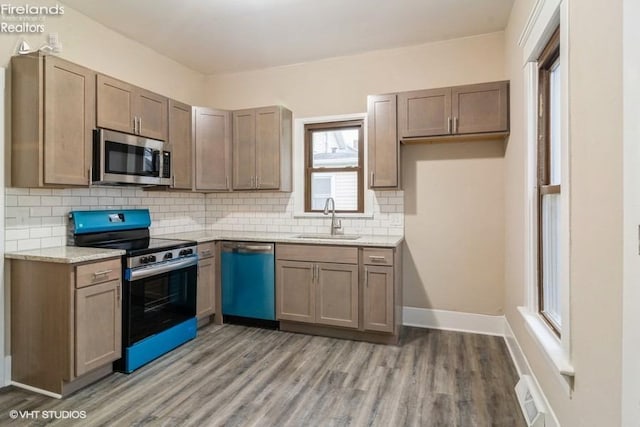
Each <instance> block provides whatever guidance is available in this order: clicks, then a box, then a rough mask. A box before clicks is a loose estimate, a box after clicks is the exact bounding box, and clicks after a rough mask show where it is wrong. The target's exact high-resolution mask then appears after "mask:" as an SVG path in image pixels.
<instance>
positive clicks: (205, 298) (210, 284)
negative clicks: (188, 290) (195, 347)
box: [196, 242, 216, 320]
mask: <svg viewBox="0 0 640 427" xmlns="http://www.w3.org/2000/svg"><path fill="white" fill-rule="evenodd" d="M214 249H215V243H213V242H210V243H202V244H200V245H198V256H199V260H198V287H197V299H196V317H197V318H198V320H201V319H204V318H206V317H208V316H210V315H212V314H214V313H215V307H216V262H215V256H214V254H215V250H214Z"/></svg>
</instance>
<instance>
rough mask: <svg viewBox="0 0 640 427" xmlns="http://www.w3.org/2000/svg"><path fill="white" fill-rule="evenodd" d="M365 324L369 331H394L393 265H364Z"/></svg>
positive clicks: (363, 299)
mask: <svg viewBox="0 0 640 427" xmlns="http://www.w3.org/2000/svg"><path fill="white" fill-rule="evenodd" d="M362 292H363V298H362V301H363V304H364V310H363V316H364V319H363V325H364V329H366V330H368V331H378V332H393V304H394V302H393V267H378V266H365V267H364V286H363V291H362Z"/></svg>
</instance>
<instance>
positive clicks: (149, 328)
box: [69, 209, 198, 373]
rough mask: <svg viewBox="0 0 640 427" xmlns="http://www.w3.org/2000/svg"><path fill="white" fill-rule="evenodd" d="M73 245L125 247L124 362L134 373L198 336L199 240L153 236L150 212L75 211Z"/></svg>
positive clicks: (120, 366) (121, 364) (121, 367)
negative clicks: (197, 242)
mask: <svg viewBox="0 0 640 427" xmlns="http://www.w3.org/2000/svg"><path fill="white" fill-rule="evenodd" d="M69 219H70V222H71V227H70V244H72V245H75V246H89V247H99V248H110V249H124V250H125V251H126V255H124V256H123V262H122V264H123V268H122V283H123V288H122V289H123V298H122V302H123V305H122V348H123V352H122V353H123V354H122V359H120V360H118V361H117V362H115V365H114V367H115V368H116V369H117V370H119V371H122V372H126V373H130V372H132V371H134V370H135V369H137V368H139V367H140V366H142V365H144V364H146V363H148V362H150V361H151V360H154V359H156V358H157V357H159V356H161V355H163V354H165V353H167V352H168V351H170V350H172V349H174V348H176V347H178V346H180V345H182V344H183V343H185V342H187V341H189V340H191V339H193V338H195V336H196V328H197V322H196V317H195V316H196V281H197V275H198V256H197V251H196V242H193V241H187V240H173V239H154V238H151V237H150V234H149V226H150V225H151V216H150V214H149V210H147V209H134V210H118V211H116V210H101V211H72V212H71V213H70V214H69Z"/></svg>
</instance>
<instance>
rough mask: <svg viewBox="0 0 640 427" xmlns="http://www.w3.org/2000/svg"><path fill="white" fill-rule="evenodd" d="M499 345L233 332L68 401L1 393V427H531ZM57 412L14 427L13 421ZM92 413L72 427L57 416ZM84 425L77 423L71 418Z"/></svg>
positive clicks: (455, 339) (451, 339)
mask: <svg viewBox="0 0 640 427" xmlns="http://www.w3.org/2000/svg"><path fill="white" fill-rule="evenodd" d="M516 381H517V375H516V372H515V368H514V367H513V364H512V363H511V360H510V358H509V355H508V351H507V348H506V346H505V343H504V340H503V339H502V338H499V337H490V336H484V335H475V334H465V333H458V332H448V331H437V330H428V329H417V328H404V330H403V334H402V338H401V342H400V345H399V346H384V345H376V344H369V343H362V342H355V341H347V340H339V339H332V338H323V337H313V336H307V335H300V334H292V333H286V332H280V331H272V330H264V329H257V328H247V327H244V326H237V325H225V326H222V327H220V326H208V327H205V328H203V329H201V330H200V331H199V334H198V337H197V338H196V339H195V340H193V341H191V342H189V343H187V344H185V345H184V346H182V347H180V348H178V349H176V350H175V351H173V352H172V353H170V354H168V355H165V356H164V357H162V358H160V359H158V360H156V361H154V362H152V363H150V364H149V365H147V366H145V367H143V368H141V369H140V370H138V371H136V372H135V373H133V374H130V375H125V374H120V373H116V374H113V375H110V376H109V377H107V378H105V379H103V380H101V381H99V382H98V383H96V384H94V385H92V386H89V387H87V388H85V389H83V390H80V391H79V392H77V393H75V394H73V395H71V396H69V397H68V398H66V399H63V400H58V399H52V398H48V397H45V396H41V395H38V394H35V393H31V392H28V391H24V390H20V389H17V388H15V387H8V388H5V389H2V390H0V425H5V424H9V425H45V424H49V423H51V424H58V425H65V426H66V425H74V424H75V425H82V426H111V425H118V426H126V425H136V426H139V425H162V426H174V425H175V426H177V425H180V426H182V425H189V426H218V425H220V426H222V425H224V426H314V425H323V426H325V425H326V426H385V427H387V426H447V427H448V426H460V427H475V426H509V427H514V426H515V427H517V426H524V425H525V423H524V419H523V418H522V415H521V412H520V408H519V406H518V403H517V401H516V398H515V393H514V391H513V387H514V385H515V383H516ZM10 410H18V411H58V412H57V413H55V414H53V413H48V415H49V419H43V416H42V415H41V416H40V417H38V419H33V418H32V419H29V420H24V419H19V420H16V421H14V422H11V423H9V421H10V418H9V411H10ZM60 411H85V412H86V418H84V419H78V420H75V422H74V421H73V420H69V419H59V420H55V419H54V420H52V419H51V417H52V416H55V415H58V416H61V415H63V416H64V415H65V414H64V413H62V412H60ZM76 415H77V414H76Z"/></svg>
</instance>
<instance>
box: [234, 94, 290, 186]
mask: <svg viewBox="0 0 640 427" xmlns="http://www.w3.org/2000/svg"><path fill="white" fill-rule="evenodd" d="M291 125H292V113H291V111H289V110H287V109H286V108H284V107H280V106H272V107H264V108H254V109H248V110H239V111H234V112H233V189H234V190H277V191H291V143H292V140H291Z"/></svg>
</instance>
